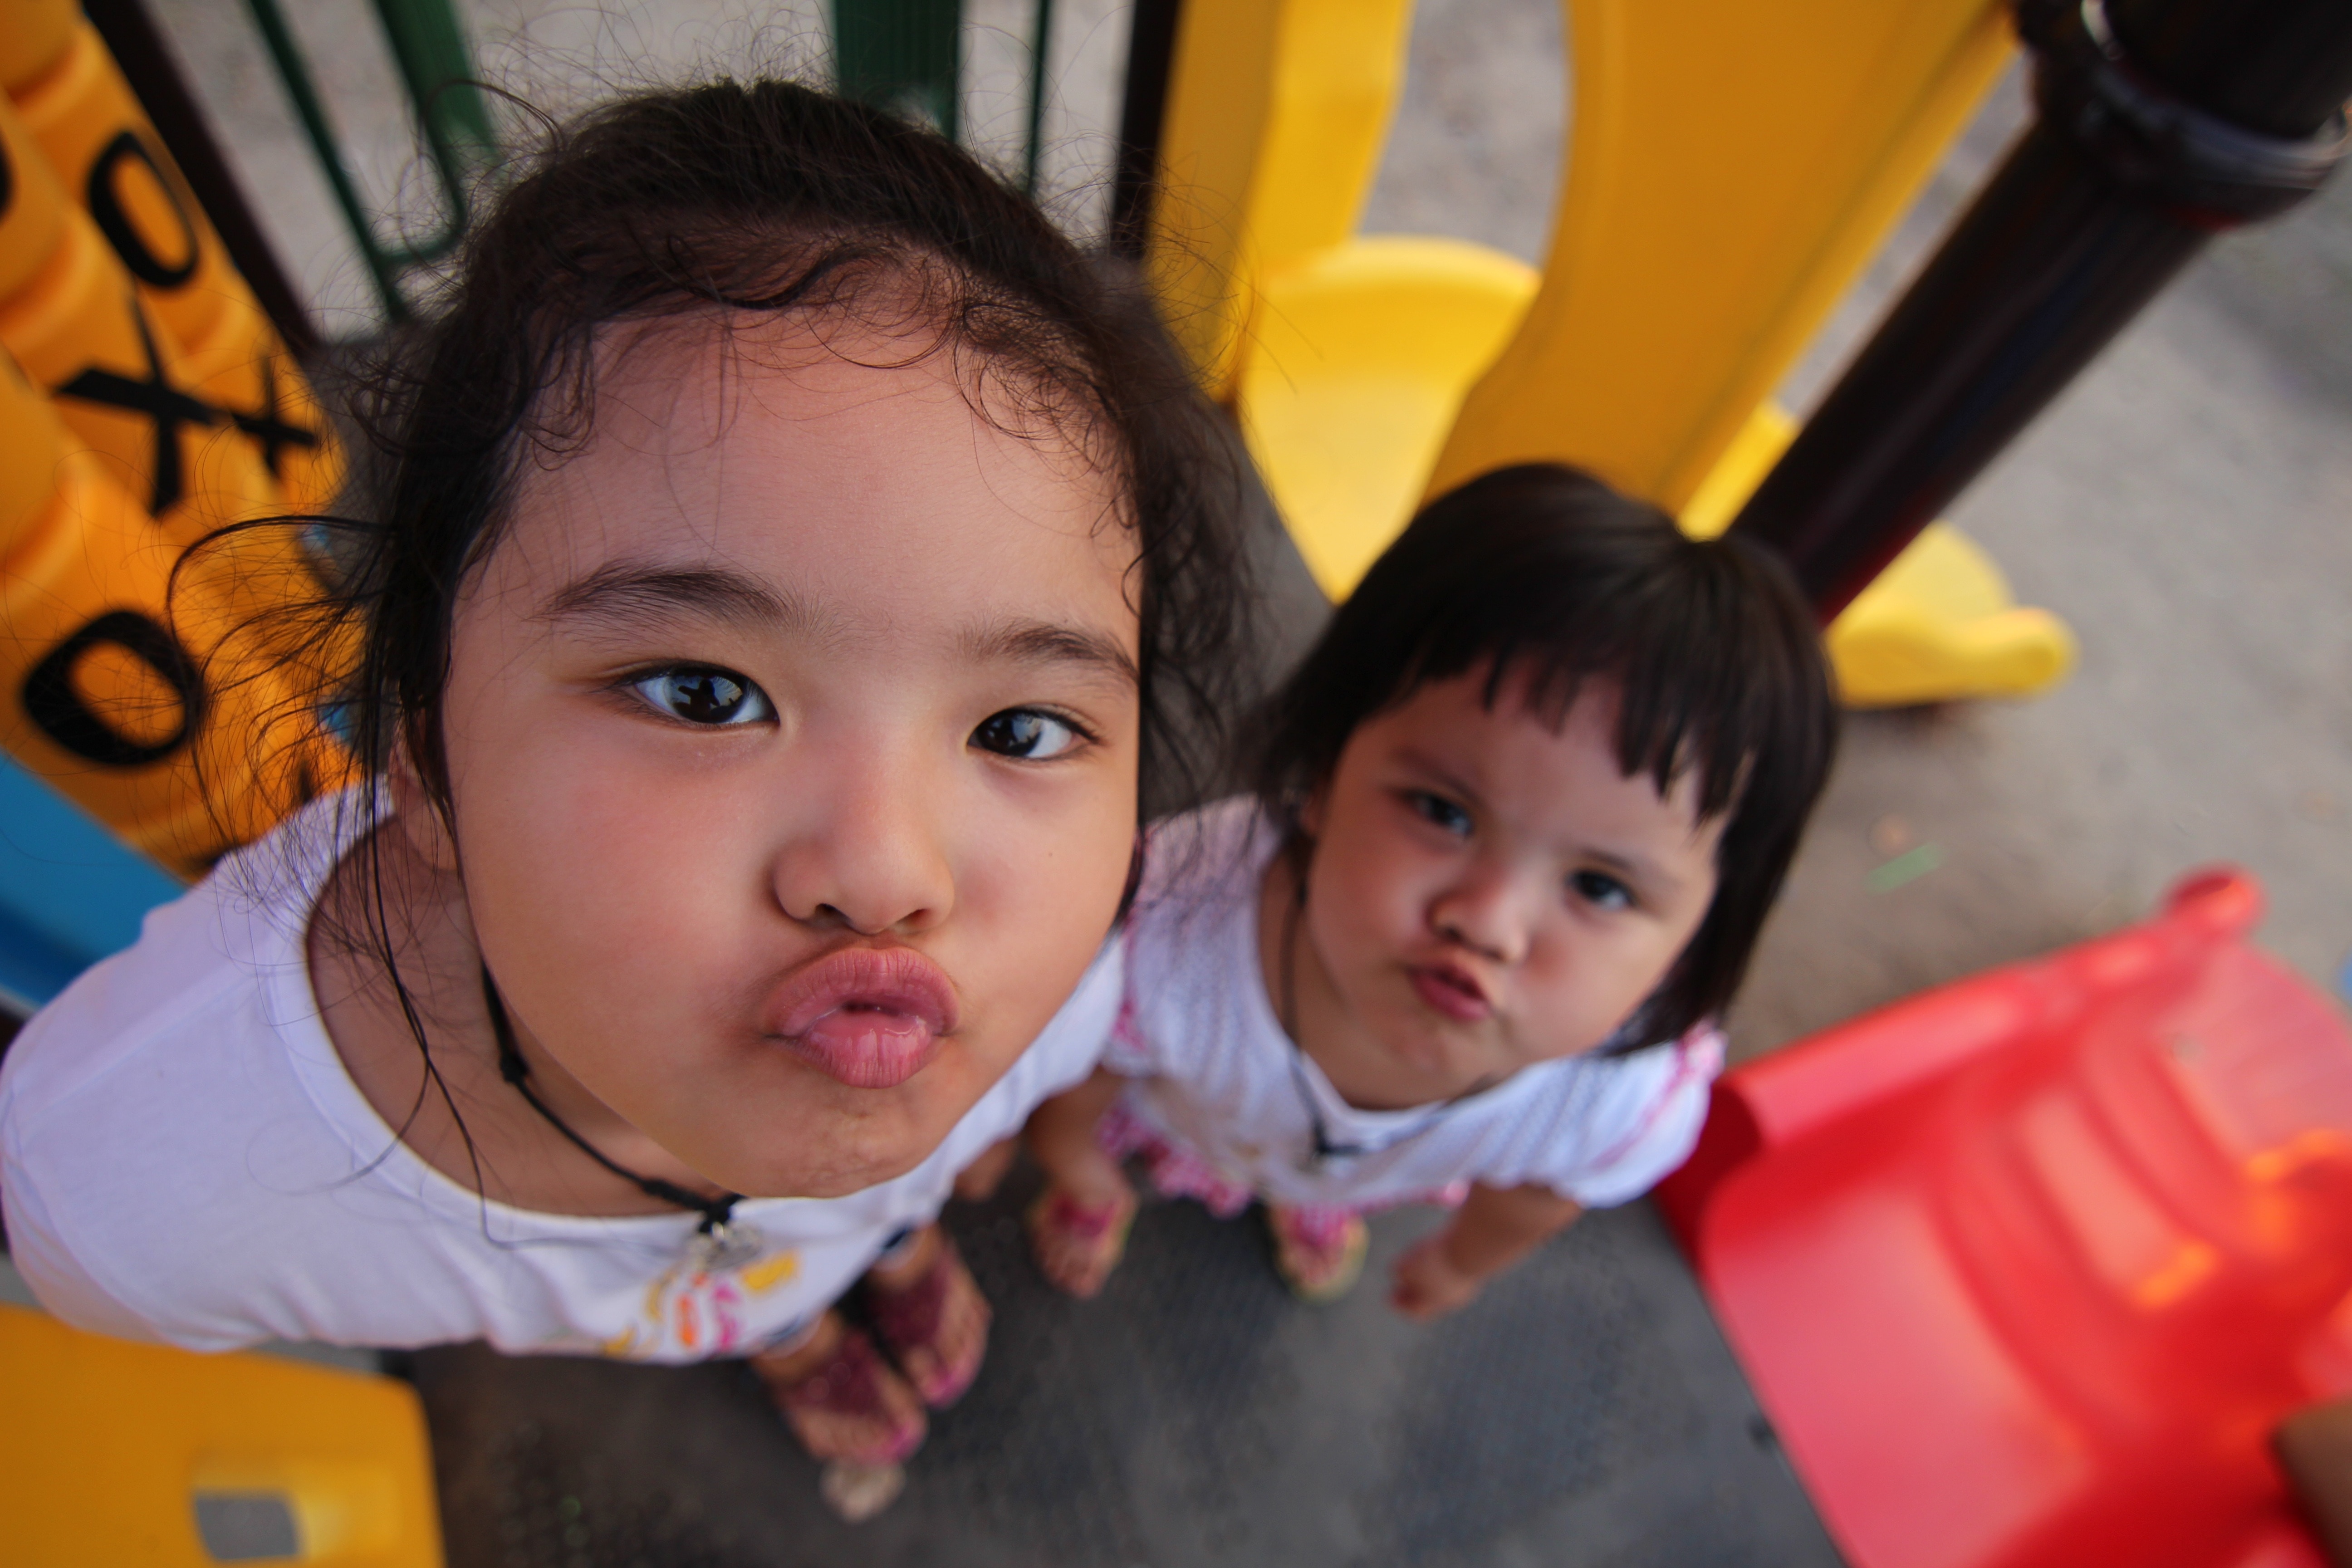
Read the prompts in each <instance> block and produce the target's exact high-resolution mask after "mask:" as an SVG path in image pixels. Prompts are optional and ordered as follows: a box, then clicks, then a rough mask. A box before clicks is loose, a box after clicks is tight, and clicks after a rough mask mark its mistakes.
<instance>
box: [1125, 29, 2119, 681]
mask: <svg viewBox="0 0 2352 1568" xmlns="http://www.w3.org/2000/svg"><path fill="white" fill-rule="evenodd" d="M1567 16H1568V26H1569V30H1570V44H1571V47H1570V53H1571V57H1572V58H1573V60H1574V62H1575V65H1576V69H1575V79H1574V82H1573V91H1572V95H1571V97H1572V102H1573V106H1574V107H1573V112H1572V118H1571V122H1570V127H1569V135H1568V145H1567V147H1566V149H1565V150H1564V153H1563V157H1562V167H1563V184H1562V188H1561V191H1560V195H1559V216H1558V218H1557V220H1556V223H1555V226H1554V233H1553V237H1552V243H1551V249H1550V254H1549V257H1548V258H1547V260H1546V263H1545V266H1544V268H1543V269H1542V271H1541V274H1540V276H1539V277H1538V275H1537V274H1534V273H1531V272H1529V271H1528V269H1527V268H1523V267H1520V266H1519V264H1518V263H1517V262H1516V261H1513V260H1511V259H1510V258H1504V257H1500V256H1496V255H1495V254H1494V253H1492V252H1486V251H1482V250H1481V249H1480V248H1479V247H1473V246H1468V245H1465V244H1462V243H1460V242H1452V241H1444V242H1441V241H1433V240H1405V239H1401V238H1397V237H1358V236H1357V235H1356V234H1355V232H1354V230H1355V226H1356V222H1357V220H1358V217H1359V216H1360V212H1361V209H1362V205H1363V200H1364V197H1365V195H1367V194H1368V192H1369V190H1370V184H1371V181H1372V179H1373V176H1374V174H1375V173H1376V171H1377V169H1378V166H1379V160H1380V153H1381V145H1382V142H1384V141H1385V138H1386V131H1387V124H1388V120H1389V115H1390V111H1391V108H1392V107H1393V104H1394V101H1395V99H1396V96H1397V92H1398V90H1399V89H1400V88H1401V86H1402V77H1403V58H1404V45H1405V40H1406V37H1407V35H1408V29H1409V26H1410V22H1411V17H1410V14H1409V8H1408V7H1407V6H1405V5H1399V4H1395V3H1393V0H1380V3H1379V4H1356V5H1350V4H1347V3H1346V0H1275V3H1271V4H1268V3H1264V0H1259V3H1255V4H1252V3H1245V0H1193V3H1192V4H1188V5H1186V7H1185V9H1184V12H1183V16H1182V19H1181V25H1180V29H1179V32H1178V36H1177V40H1176V54H1175V59H1174V61H1173V64H1172V66H1171V73H1170V80H1169V103H1168V110H1167V116H1166V120H1165V123H1164V126H1163V129H1162V137H1161V163H1160V178H1161V180H1162V181H1163V185H1162V188H1161V193H1160V198H1159V205H1158V206H1157V208H1156V210H1155V219H1156V225H1155V226H1156V234H1155V237H1154V248H1153V250H1152V252H1151V254H1150V257H1149V258H1148V266H1149V268H1150V276H1151V278H1152V279H1153V282H1154V286H1155V288H1156V289H1157V290H1158V292H1159V294H1160V298H1161V300H1163V302H1164V303H1165V306H1166V308H1167V310H1168V311H1169V314H1170V317H1171V325H1172V326H1173V327H1174V329H1175V331H1176V332H1177V335H1178V337H1179V339H1180V341H1181V342H1184V343H1185V345H1186V346H1187V348H1188V349H1189V350H1190V351H1191V352H1192V353H1193V355H1194V356H1195V360H1196V363H1198V364H1199V365H1201V366H1202V375H1203V378H1204V381H1205V382H1206V384H1208V385H1209V387H1210V388H1211V390H1212V391H1213V392H1214V393H1216V394H1217V395H1220V396H1223V397H1227V398H1229V399H1231V401H1232V402H1233V403H1234V406H1235V409H1236V412H1237V413H1238V415H1239V416H1240V417H1241V419H1242V422H1243V426H1244V431H1245V432H1246V433H1247V435H1248V438H1249V440H1250V443H1251V447H1252V451H1253V453H1254V454H1255V456H1256V458H1258V461H1259V464H1260V467H1261V468H1263V469H1264V471H1265V475H1266V479H1267V483H1268V487H1269V489H1271V490H1272V491H1273V493H1274V496H1275V500H1276V504H1277V505H1278V506H1280V508H1281V509H1282V510H1283V514H1284V518H1285V521H1286V523H1287V524H1288V526H1289V528H1290V530H1291V532H1292V534H1293V537H1294V538H1295V539H1296V540H1297V542H1298V544H1299V547H1300V550H1301V552H1302V554H1304V555H1305V556H1306V558H1307V562H1308V564H1309V566H1310V569H1312V570H1313V571H1314V573H1315V574H1316V577H1317V580H1318V582H1319V583H1320V584H1322V585H1323V587H1324V589H1325V591H1326V592H1327V593H1329V594H1331V595H1333V596H1335V597H1338V596H1341V595H1345V594H1346V593H1347V592H1349V590H1350V589H1352V588H1353V586H1354V584H1355V582H1356V579H1357V577H1358V576H1359V575H1360V574H1361V572H1362V571H1363V569H1364V567H1365V566H1367V565H1369V563H1370V561H1371V559H1372V558H1373V557H1374V556H1375V555H1377V554H1378V553H1379V552H1380V550H1381V547H1383V546H1384V545H1385V544H1386V543H1387V542H1388V541H1389V540H1390V539H1391V538H1393V537H1394V535H1395V534H1396V532H1397V531H1398V530H1400V529H1401V528H1402V526H1403V524H1404V521H1405V520H1406V519H1407V518H1408V517H1409V516H1410V515H1411V513H1412V509H1413V508H1414V507H1415V506H1416V505H1417V504H1418V503H1419V502H1420V501H1421V500H1423V498H1424V497H1425V496H1427V495H1429V494H1433V493H1435V492H1437V491H1440V490H1444V489H1449V488H1451V487H1452V486H1454V485H1455V484H1457V483H1459V482H1461V481H1462V480H1464V479H1469V478H1471V477H1473V476H1475V475H1476V474H1479V473H1482V472H1486V471H1487V470H1489V469H1492V468H1497V467H1501V466H1503V465H1505V464H1508V463H1515V462H1527V461H1539V460H1552V461H1561V462H1570V463H1574V464H1577V465H1579V466H1580V467H1583V468H1590V469H1591V470H1592V471H1594V472H1596V473H1599V474H1601V476H1603V477H1604V478H1606V479H1610V480H1611V481H1612V483H1614V484H1616V485H1618V486H1619V487H1621V488H1622V489H1626V490H1628V491H1630V492H1632V493H1633V494H1637V495H1641V496H1644V497H1646V498H1648V499H1650V500H1654V501H1656V502H1657V503H1659V504H1660V505H1662V506H1664V507H1665V508H1666V509H1667V510H1671V511H1674V512H1675V513H1677V514H1678V515H1682V516H1683V517H1684V518H1685V524H1686V526H1693V527H1694V528H1695V531H1696V525H1697V524H1698V523H1699V522H1700V521H1702V519H1701V517H1700V516H1699V513H1700V511H1702V510H1704V508H1703V506H1702V498H1703V497H1704V498H1706V501H1707V502H1709V503H1711V504H1713V505H1714V506H1715V507H1717V510H1718V511H1719V513H1720V515H1719V516H1718V517H1717V519H1716V520H1715V522H1714V526H1716V527H1717V528H1720V527H1721V526H1723V524H1724V522H1726V521H1728V518H1729V515H1730V510H1732V508H1733V507H1734V506H1736V503H1737V501H1738V500H1744V499H1745V496H1746V494H1747V492H1748V490H1749V489H1753V487H1754V485H1755V483H1756V482H1757V480H1758V479H1760V478H1761V475H1762V473H1763V471H1764V468H1766V467H1769V457H1768V458H1765V459H1764V460H1763V462H1761V463H1760V464H1759V462H1758V461H1757V455H1758V454H1759V452H1765V451H1767V450H1769V452H1770V454H1771V455H1772V456H1777V455H1778V450H1779V448H1780V447H1783V446H1785V445H1786V442H1787V438H1788V431H1789V426H1788V424H1787V416H1785V415H1784V414H1781V413H1780V411H1778V410H1777V409H1774V408H1773V407H1771V406H1770V405H1769V403H1768V401H1767V400H1768V399H1769V395H1770V394H1771V391H1772V388H1773V387H1774V386H1775V385H1776V384H1778V383H1779V381H1780V377H1781V376H1782V375H1783V374H1786V372H1787V370H1788V367H1789V365H1790V363H1791V362H1792V361H1793V360H1794V359H1795V357H1796V355H1797V354H1798V353H1800V352H1801V350H1802V348H1803V347H1804V345H1805V343H1806V342H1807V341H1808V340H1809V339H1810V338H1811V335H1812V334H1813V332H1814V331H1816V330H1817V329H1818V328H1819V326H1820V324H1821V322H1822V319H1823V318H1824V317H1825V316H1826V315H1827V313H1828V311H1829V310H1830V308H1831V307H1832V305H1833V304H1834V303H1835V301H1836V300H1837V299H1838V298H1839V296H1840V295H1841V294H1842V293H1843V291H1844V289H1846V288H1847V287H1848V286H1849V285H1850V284H1851V283H1852V281H1853V278H1854V277H1855V275H1856V274H1857V273H1858V272H1859V271H1860V270H1861V268H1862V267H1863V266H1864V263H1865V262H1866V261H1867V260H1868V258H1869V257H1870V255H1871V254H1872V252H1873V251H1874V248H1875V247H1877V245H1878V244H1879V243H1880V242H1881V241H1882V240H1883V239H1884V237H1885V234H1886V233H1887V231H1888V230H1889V229H1890V228H1891V227H1892V226H1893V225H1894V223H1895V220H1896V219H1897V218H1898V217H1899V216H1901V214H1902V212H1903V210H1904V208H1905V206H1906V205H1907V204H1908V203H1909V201H1910V200H1911V199H1912V197H1913V196H1914V195H1916V192H1917V190H1918V188H1919V186H1920V185H1921V184H1922V183H1923V182H1924V181H1925V180H1926V178H1927V175H1928V174H1930V173H1931V172H1932V171H1933V169H1934V167H1935V165H1936V163H1937V159H1938V158H1939V157H1940V156H1941V154H1942V153H1943V151H1944V149H1945V148H1946V147H1947V146H1948V144H1949V142H1951V140H1952V139H1953V137H1954V136H1956V135H1957V134H1958V132H1959V130H1960V129H1961V127H1962V126H1963V125H1964V124H1965V123H1966V121H1967V120H1968V117H1969V113H1970V111H1971V110H1973V109H1974V107H1975V105H1976V104H1977V103H1978V101H1979V100H1980V99H1981V98H1982V96H1983V94H1984V92H1985V90H1986V89H1988V88H1989V87H1990V84H1991V83H1992V81H1993V80H1994V79H1995V78H1996V77H1997V76H1998V75H1999V73H2000V69H2001V68H2002V67H2003V66H2004V65H2005V64H2006V62H2007V61H2008V59H2009V58H2010V56H2011V52H2012V49H2013V44H2012V39H2011V34H2010V30H2009V21H2008V14H2007V7H2006V6H2005V5H2000V4H1998V3H1993V0H1916V3H1915V4H1910V5H1885V4H1883V0H1792V3H1790V4H1785V5H1757V4H1754V3H1753V0H1574V3H1572V4H1570V5H1568V6H1567ZM1849 622H1851V623H1852V624H1851V625H1849V624H1848V623H1849ZM1830 645H1831V649H1832V658H1833V659H1834V660H1835V662H1836V664H1837V667H1838V672H1839V679H1840V682H1841V685H1842V687H1843V691H1844V694H1845V697H1846V699H1847V700H1848V701H1849V702H1852V703H1854V704H1856V705H1874V704H1883V703H1898V702H1918V701H1927V700H1938V699H1945V698H1955V697H1970V696H1988V695H1995V694H2018V693H2023V692H2027V691H2032V690H2035V689H2040V688H2042V687H2044V686H2046V685H2048V684H2049V683H2051V682H2052V681H2054V680H2056V679H2060V678H2061V677H2062V676H2063V674H2064V672H2065V671H2066V669H2067V668H2070V667H2071V664H2072V660H2073V643H2072V639H2071V637H2069V636H2068V635H2067V633H2066V630H2065V628H2064V626H2063V624H2061V623H2060V622H2059V621H2058V620H2057V619H2056V617H2054V616H2051V615H2049V614H2048V613H2047V612H2043V611H2037V610H2018V609H2017V608H2016V607H2015V606H2014V605H2012V604H2011V599H2010V596H2009V593H2008V589H2007V586H2006V584H2004V583H2003V582H2002V581H2001V579H2000V573H1999V570H1998V568H1996V567H1994V566H1993V565H1992V563H1991V562H1990V559H1989V558H1987V557H1986V556H1985V555H1984V553H1983V552H1981V551H1980V550H1978V549H1977V548H1976V547H1974V546H1973V545H1971V544H1969V543H1968V542H1966V541H1965V540H1964V539H1962V538H1961V537H1960V536H1959V535H1958V533H1957V532H1955V531H1952V530H1950V529H1949V528H1948V527H1942V526H1939V527H1938V528H1937V529H1936V530H1933V531H1930V533H1929V534H1928V535H1926V536H1923V538H1922V539H1921V540H1920V541H1919V542H1918V543H1917V544H1916V545H1915V547H1914V549H1913V550H1912V551H1911V552H1907V553H1906V555H1905V556H1904V557H1903V558H1902V559H1901V560H1899V561H1898V562H1897V563H1896V564H1895V567H1894V568H1893V569H1890V571H1889V572H1888V573H1887V574H1885V576H1884V577H1882V578H1881V580H1880V581H1879V583H1878V584H1875V585H1874V588H1873V590H1872V592H1871V594H1869V595H1865V596H1864V600H1860V601H1857V602H1856V603H1855V605H1853V606H1852V607H1851V608H1850V609H1849V610H1848V612H1847V613H1846V615H1845V616H1842V617H1841V618H1840V621H1839V623H1838V625H1837V626H1835V627H1833V628H1832V632H1831V634H1830Z"/></svg>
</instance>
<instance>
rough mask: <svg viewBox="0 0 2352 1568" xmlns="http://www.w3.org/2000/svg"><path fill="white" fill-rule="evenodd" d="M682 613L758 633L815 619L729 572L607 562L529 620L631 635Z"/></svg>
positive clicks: (758, 584)
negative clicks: (588, 624) (578, 624)
mask: <svg viewBox="0 0 2352 1568" xmlns="http://www.w3.org/2000/svg"><path fill="white" fill-rule="evenodd" d="M681 612H683V613H685V614H687V615H690V616H695V617H697V618H698V619H702V620H718V621H724V622H728V623H730V624H732V625H736V626H746V627H756V628H759V629H761V630H770V629H773V628H774V627H777V626H784V627H787V628H803V627H806V626H809V625H810V624H811V623H812V622H813V621H814V616H811V615H810V614H809V612H808V610H807V608H806V607H805V606H803V605H801V604H800V603H798V602H797V601H796V600H794V599H793V598H791V597H790V596H789V595H782V594H779V593H777V592H776V591H775V590H774V589H772V588H771V587H769V586H768V585H767V584H764V583H762V582H761V581H760V580H759V579H758V578H756V577H753V576H751V575H749V574H746V573H742V572H738V571H735V570H734V569H733V568H731V567H726V566H653V565H648V564H646V563H644V562H637V561H609V562H606V563H604V565H602V566H599V567H597V568H596V570H594V571H593V572H591V573H589V574H588V575H586V576H585V577H583V578H580V579H579V580H578V581H577V582H573V583H570V584H565V585H564V586H563V587H562V588H560V589H558V590H557V591H556V592H555V593H554V594H552V595H550V596H549V598H548V600H547V602H546V603H545V604H543V605H541V606H540V607H539V609H538V611H537V612H536V613H535V614H534V616H532V618H533V619H534V620H541V621H571V620H581V621H588V622H591V623H601V624H603V625H604V626H607V627H609V628H611V629H614V630H616V631H634V630H641V629H643V628H645V627H646V626H651V625H661V624H666V623H667V622H670V621H672V620H675V619H676V618H677V616H678V615H679V614H680V613H681Z"/></svg>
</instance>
